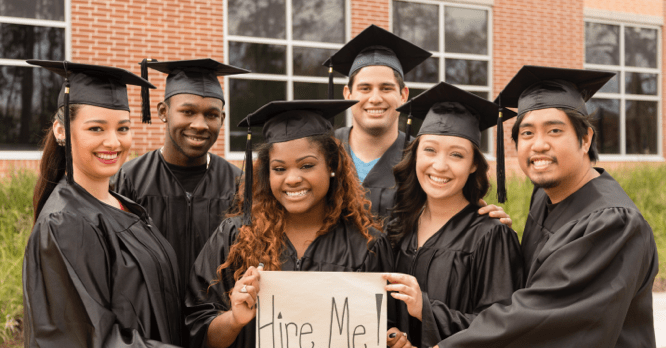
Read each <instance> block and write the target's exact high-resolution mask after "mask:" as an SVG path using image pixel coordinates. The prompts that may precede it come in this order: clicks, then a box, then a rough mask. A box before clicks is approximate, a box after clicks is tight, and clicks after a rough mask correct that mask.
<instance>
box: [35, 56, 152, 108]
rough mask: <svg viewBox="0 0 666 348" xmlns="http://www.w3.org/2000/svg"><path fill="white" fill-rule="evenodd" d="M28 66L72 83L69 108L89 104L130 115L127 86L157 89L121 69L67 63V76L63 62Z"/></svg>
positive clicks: (60, 101)
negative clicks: (38, 67) (52, 73)
mask: <svg viewBox="0 0 666 348" xmlns="http://www.w3.org/2000/svg"><path fill="white" fill-rule="evenodd" d="M27 62H28V63H29V64H32V65H38V66H41V67H43V68H45V69H47V70H50V71H52V72H54V73H56V74H58V75H60V76H64V77H66V78H68V79H69V83H70V87H71V90H70V92H69V103H70V104H86V105H93V106H99V107H103V108H107V109H113V110H125V111H129V110H130V109H129V102H128V100H127V86H126V85H138V86H143V87H148V88H155V86H153V85H152V84H151V83H150V82H148V81H146V80H144V79H142V78H141V77H139V76H137V75H135V74H133V73H131V72H129V71H127V70H125V69H120V68H115V67H111V66H102V65H90V64H79V63H71V62H67V63H66V64H67V72H65V64H64V62H62V61H52V60H36V59H30V60H27ZM64 96H65V85H63V87H62V89H61V90H60V94H59V95H58V108H60V107H63V106H64V105H65V100H64Z"/></svg>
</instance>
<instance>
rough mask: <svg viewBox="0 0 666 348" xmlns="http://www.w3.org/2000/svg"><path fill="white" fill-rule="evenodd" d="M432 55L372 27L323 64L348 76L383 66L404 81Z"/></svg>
mask: <svg viewBox="0 0 666 348" xmlns="http://www.w3.org/2000/svg"><path fill="white" fill-rule="evenodd" d="M431 55H432V53H430V52H428V51H426V50H424V49H422V48H420V47H419V46H416V45H414V44H413V43H411V42H409V41H407V40H405V39H402V38H400V37H399V36H397V35H395V34H393V33H391V32H389V31H386V30H384V29H382V28H380V27H378V26H376V25H374V24H372V25H370V26H369V27H367V28H365V29H364V30H363V31H362V32H361V33H360V34H358V35H357V36H356V37H355V38H353V39H351V40H350V41H349V42H348V43H347V44H345V45H344V46H342V48H341V49H340V50H338V51H337V52H336V53H335V54H333V55H332V56H331V57H330V58H329V59H327V60H326V62H324V64H323V65H324V66H328V67H332V68H333V70H335V71H337V72H339V73H341V74H343V75H345V76H350V75H351V74H353V73H354V72H355V71H356V70H358V69H361V68H363V67H366V66H372V65H383V66H388V67H390V68H393V70H395V71H397V72H398V73H399V74H400V76H402V77H403V78H404V76H405V74H406V73H407V72H409V71H410V70H412V69H414V68H415V67H416V66H417V65H419V64H421V62H423V61H424V60H426V59H428V57H430V56H431ZM329 72H330V71H329ZM330 73H332V72H330Z"/></svg>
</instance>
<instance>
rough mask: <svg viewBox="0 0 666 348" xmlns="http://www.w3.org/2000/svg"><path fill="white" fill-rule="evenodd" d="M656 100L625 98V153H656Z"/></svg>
mask: <svg viewBox="0 0 666 348" xmlns="http://www.w3.org/2000/svg"><path fill="white" fill-rule="evenodd" d="M657 104H658V103H657V102H653V101H639V100H627V101H626V102H625V106H626V110H625V112H626V123H627V125H626V130H627V143H626V150H627V154H640V155H650V154H651V155H654V154H657Z"/></svg>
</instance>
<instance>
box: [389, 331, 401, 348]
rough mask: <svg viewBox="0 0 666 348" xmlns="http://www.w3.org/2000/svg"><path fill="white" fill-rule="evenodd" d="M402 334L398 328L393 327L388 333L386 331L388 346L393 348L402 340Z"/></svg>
mask: <svg viewBox="0 0 666 348" xmlns="http://www.w3.org/2000/svg"><path fill="white" fill-rule="evenodd" d="M399 334H400V330H398V328H397V327H392V328H390V329H389V330H388V331H386V344H387V345H389V346H393V344H395V342H397V341H398V339H399V338H400V337H399V336H398V335H399Z"/></svg>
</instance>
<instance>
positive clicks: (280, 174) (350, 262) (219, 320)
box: [186, 100, 392, 347]
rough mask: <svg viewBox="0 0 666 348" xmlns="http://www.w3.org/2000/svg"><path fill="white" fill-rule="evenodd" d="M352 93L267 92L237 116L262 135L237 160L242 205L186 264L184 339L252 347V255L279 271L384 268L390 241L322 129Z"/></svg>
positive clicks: (255, 287)
mask: <svg viewBox="0 0 666 348" xmlns="http://www.w3.org/2000/svg"><path fill="white" fill-rule="evenodd" d="M354 103H355V101H345V100H312V101H277V102H271V103H268V104H266V105H264V106H263V107H262V108H260V109H259V110H257V111H255V112H254V113H253V114H250V115H249V116H248V117H247V118H245V120H243V121H242V122H241V124H240V125H239V127H248V126H249V125H250V124H251V125H253V126H257V125H263V126H264V127H263V134H264V137H265V139H266V144H264V145H262V146H261V148H260V149H259V150H258V157H257V160H256V162H255V165H254V170H252V169H251V168H248V169H246V173H252V176H253V180H252V177H249V176H246V182H245V187H244V188H245V191H244V192H245V195H244V197H243V199H242V201H241V202H239V204H240V206H242V207H243V208H244V209H243V210H244V214H243V215H242V216H241V215H239V216H235V217H231V218H229V219H227V220H225V221H224V222H222V224H221V225H220V227H219V228H218V229H217V231H215V233H214V234H213V236H212V237H211V239H210V240H209V241H208V243H207V244H206V245H205V246H204V248H203V250H202V251H201V254H200V255H199V257H198V258H197V260H196V262H195V264H194V267H193V270H192V274H191V276H190V283H189V287H188V289H187V296H186V307H187V308H186V312H187V314H188V316H187V319H186V325H187V326H188V328H189V334H190V343H191V344H190V346H191V347H203V346H204V344H205V345H206V346H207V347H229V346H231V347H254V345H255V322H254V317H255V314H256V309H255V308H254V305H255V301H256V296H257V293H258V292H259V291H260V289H259V278H260V275H259V271H258V269H257V268H256V267H257V266H258V265H259V264H260V263H261V264H263V267H264V268H265V269H266V270H283V271H327V272H331V271H333V272H387V271H390V270H391V268H392V252H391V248H390V244H389V242H388V240H387V238H386V237H385V235H384V234H383V233H381V232H380V231H379V228H380V227H379V226H378V225H377V224H376V223H375V222H374V221H373V219H372V218H371V215H370V211H369V210H368V208H367V205H368V201H367V199H365V196H364V195H363V192H362V188H361V186H360V185H359V184H358V181H357V179H356V178H355V172H354V169H353V167H352V163H351V159H350V158H349V156H348V155H347V154H346V152H345V151H344V149H343V148H342V146H341V144H340V142H339V141H338V140H336V139H335V138H333V136H332V134H331V133H332V129H333V127H332V125H331V123H330V121H329V120H328V119H329V118H331V117H333V116H335V115H336V114H338V113H340V112H342V111H344V110H346V109H347V108H349V106H351V105H353V104H354ZM248 143H249V142H248ZM248 147H250V145H249V144H248ZM248 151H249V148H248ZM250 155H251V153H250ZM250 159H251V157H250V156H248V157H247V160H250ZM252 182H253V184H250V183H252ZM241 190H242V189H241ZM250 213H251V214H250ZM211 282H212V283H211ZM211 284H212V285H211Z"/></svg>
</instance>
